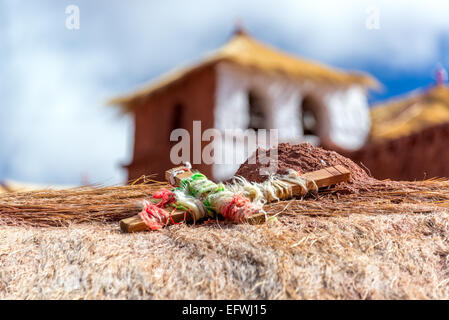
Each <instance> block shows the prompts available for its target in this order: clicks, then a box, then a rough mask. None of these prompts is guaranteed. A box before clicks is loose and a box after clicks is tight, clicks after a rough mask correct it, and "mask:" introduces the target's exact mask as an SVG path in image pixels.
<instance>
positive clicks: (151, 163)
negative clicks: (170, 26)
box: [111, 29, 378, 180]
mask: <svg viewBox="0 0 449 320" xmlns="http://www.w3.org/2000/svg"><path fill="white" fill-rule="evenodd" d="M377 85H378V83H377V81H376V80H375V79H374V78H372V77H371V76H369V75H367V74H361V73H349V72H343V71H341V70H337V69H335V68H331V67H329V66H325V65H322V64H318V63H315V62H312V61H307V60H304V59H301V58H298V57H294V56H292V55H289V54H286V53H283V52H280V51H278V50H276V49H275V48H272V47H270V46H268V45H265V44H263V43H261V42H259V41H257V40H255V39H254V38H252V37H251V36H249V35H248V34H247V33H245V32H244V31H242V30H241V29H238V30H237V31H236V32H235V34H234V35H233V36H232V38H231V39H230V40H229V42H228V43H226V44H225V45H224V46H223V47H221V48H219V49H218V50H216V51H215V52H213V53H211V54H209V55H207V56H206V57H205V58H204V59H203V60H202V61H199V62H198V63H196V64H193V65H191V66H189V67H186V68H180V69H176V70H175V71H173V72H171V73H169V74H167V75H164V76H162V77H161V78H160V79H158V80H156V81H155V82H153V83H151V84H150V85H148V86H146V87H144V88H142V89H140V90H138V91H136V92H134V93H132V94H129V95H126V96H122V97H118V98H115V99H113V100H112V101H111V103H112V104H115V105H120V106H121V108H122V109H123V110H124V111H125V112H128V113H130V114H132V116H133V118H134V122H135V132H134V150H133V159H132V162H131V163H130V164H128V165H127V166H126V168H127V170H128V177H129V179H131V180H132V179H136V178H138V177H140V176H142V175H144V174H150V173H156V174H158V175H159V176H158V177H159V178H161V177H162V176H163V172H164V171H165V170H167V169H168V168H170V167H172V166H173V164H172V162H171V161H170V149H171V147H172V146H173V145H174V144H175V143H176V142H170V134H171V132H172V131H173V130H174V129H177V128H184V129H186V130H187V131H188V132H190V134H191V136H192V133H193V132H192V131H193V128H192V123H193V121H194V120H200V121H201V129H202V131H203V132H204V130H206V129H209V128H216V129H219V130H220V131H222V132H223V133H224V134H223V137H225V130H230V129H232V130H236V131H235V132H239V131H238V130H247V129H254V130H255V131H257V130H259V129H279V131H278V133H279V137H278V138H279V141H280V142H293V143H299V142H302V141H309V142H312V143H313V144H315V145H326V146H330V147H332V148H341V149H344V150H357V149H359V148H361V147H362V146H363V145H364V144H365V142H366V140H367V138H368V136H369V132H370V113H369V107H368V102H367V96H366V93H367V90H368V89H369V88H374V87H376V86H377ZM240 132H241V131H240ZM226 134H229V132H228V133H226ZM231 134H232V135H233V136H232V139H225V138H223V140H222V141H219V144H218V142H217V141H214V144H215V145H220V146H222V153H230V152H235V153H237V154H238V153H243V152H244V150H243V149H244V148H245V146H244V144H245V141H244V140H243V139H242V136H241V134H239V133H231ZM229 141H231V142H230V143H229ZM208 143H209V142H202V145H201V147H202V148H204V146H205V145H206V144H208ZM250 148H252V150H249V152H250V153H251V152H252V151H253V150H255V149H256V145H253V146H250ZM192 153H193V150H192V151H191V154H192ZM244 160H245V159H243V160H242V162H243V161H244ZM238 166H239V164H238V163H235V164H228V165H224V164H218V161H214V163H213V164H210V165H208V164H205V163H202V164H200V165H195V168H197V169H199V170H200V171H201V172H203V173H205V174H207V175H208V176H211V177H213V178H215V179H217V180H221V179H226V178H229V177H230V176H232V175H233V174H234V173H235V171H236V170H237V169H238Z"/></svg>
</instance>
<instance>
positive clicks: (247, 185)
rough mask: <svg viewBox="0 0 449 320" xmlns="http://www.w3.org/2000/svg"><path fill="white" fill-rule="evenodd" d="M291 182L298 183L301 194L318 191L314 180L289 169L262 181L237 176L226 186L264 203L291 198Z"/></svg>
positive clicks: (253, 200)
mask: <svg viewBox="0 0 449 320" xmlns="http://www.w3.org/2000/svg"><path fill="white" fill-rule="evenodd" d="M291 184H294V185H298V186H300V188H301V189H302V194H306V193H307V192H309V191H318V186H317V185H316V183H315V181H313V180H308V179H304V178H301V177H300V175H299V174H298V172H296V171H294V170H290V171H289V172H288V174H286V175H272V176H270V177H268V179H267V180H266V181H264V182H260V183H258V182H248V181H247V180H246V179H245V178H243V177H240V176H237V177H234V178H233V179H232V183H230V184H227V185H226V187H227V188H228V189H229V190H230V191H232V192H234V193H241V194H243V195H244V196H245V197H247V198H249V199H250V200H251V201H252V202H256V203H259V204H262V205H263V204H265V203H267V202H273V201H279V200H283V199H288V198H291V197H292V196H293V195H292V189H291Z"/></svg>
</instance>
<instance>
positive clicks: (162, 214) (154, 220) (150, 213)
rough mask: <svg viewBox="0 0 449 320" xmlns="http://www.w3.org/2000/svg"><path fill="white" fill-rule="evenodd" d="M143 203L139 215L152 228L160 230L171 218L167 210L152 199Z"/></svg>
mask: <svg viewBox="0 0 449 320" xmlns="http://www.w3.org/2000/svg"><path fill="white" fill-rule="evenodd" d="M143 203H144V207H143V210H142V211H141V212H140V213H139V217H140V218H141V219H142V220H143V222H144V223H145V224H146V225H147V226H148V227H149V228H150V229H151V230H158V229H161V228H162V227H164V226H165V225H166V224H167V222H168V218H169V215H168V214H167V212H166V211H165V210H163V209H161V208H160V207H159V206H158V205H156V204H154V203H152V202H150V201H146V200H145V201H144V202H143Z"/></svg>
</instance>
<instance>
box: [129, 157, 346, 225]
mask: <svg viewBox="0 0 449 320" xmlns="http://www.w3.org/2000/svg"><path fill="white" fill-rule="evenodd" d="M179 169H180V168H173V169H170V170H168V171H166V172H165V178H166V179H167V180H168V181H170V177H171V176H172V172H175V171H177V170H179ZM192 174H193V172H191V171H190V170H187V171H184V172H182V173H179V174H177V175H175V176H174V177H173V178H174V181H175V185H176V186H179V184H180V183H181V181H182V180H183V179H185V178H188V177H190V176H191V175H192ZM350 175H351V173H350V171H349V170H348V169H346V168H345V167H344V166H341V165H338V166H334V167H329V168H325V169H321V170H317V171H313V172H308V173H305V174H303V175H301V176H300V177H301V178H303V179H305V180H306V181H309V182H311V181H313V182H314V183H315V184H316V185H317V187H318V188H323V187H329V186H332V185H334V184H337V183H340V182H344V181H348V180H349V178H350ZM313 182H312V184H313ZM285 183H287V184H290V188H291V194H292V195H293V196H300V195H304V194H305V190H304V189H303V188H301V186H299V185H297V184H294V183H290V182H288V181H285ZM282 200H285V199H282ZM167 213H168V212H167ZM171 218H172V219H170V220H169V222H168V223H167V225H172V224H173V222H175V223H178V222H181V221H184V219H185V220H186V221H192V220H193V217H192V216H191V215H190V213H188V212H187V213H186V212H185V211H181V210H176V211H175V212H174V213H173V214H172V215H171ZM265 219H266V215H265V214H264V213H256V214H253V215H251V216H250V217H248V219H247V221H246V222H247V223H249V224H261V223H264V222H265ZM171 220H173V222H172V221H171ZM120 228H121V229H122V231H124V232H138V231H144V230H146V229H148V227H147V225H146V224H145V223H144V222H143V220H142V219H141V218H140V217H139V215H135V216H133V217H130V218H126V219H123V220H121V221H120Z"/></svg>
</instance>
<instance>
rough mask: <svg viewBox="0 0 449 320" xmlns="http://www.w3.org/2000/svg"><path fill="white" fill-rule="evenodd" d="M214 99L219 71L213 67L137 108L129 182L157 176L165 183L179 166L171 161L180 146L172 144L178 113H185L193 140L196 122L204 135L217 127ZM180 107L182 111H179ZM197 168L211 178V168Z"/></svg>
mask: <svg viewBox="0 0 449 320" xmlns="http://www.w3.org/2000/svg"><path fill="white" fill-rule="evenodd" d="M214 95H215V71H214V68H213V67H206V68H203V69H200V70H197V71H196V72H195V73H193V74H191V75H190V76H188V77H187V78H185V79H183V80H181V81H178V82H175V83H174V84H172V85H171V86H169V87H168V88H165V89H164V90H163V91H160V92H157V93H154V94H153V95H152V96H151V97H149V98H148V99H146V100H145V101H141V102H140V105H136V106H135V109H134V110H135V111H134V120H135V129H134V130H135V132H134V151H133V160H132V162H131V163H130V164H129V165H128V166H127V169H128V179H129V180H135V179H137V178H139V177H141V176H142V175H149V174H155V176H154V179H157V180H163V179H164V172H165V171H166V170H167V169H170V168H172V167H173V166H175V165H174V164H172V162H171V161H170V150H171V147H172V146H173V145H174V144H176V142H170V133H171V131H172V130H173V129H174V127H173V123H174V117H175V112H177V111H180V112H181V113H182V115H181V116H180V117H179V118H180V120H181V122H180V127H181V128H184V129H186V130H188V131H189V132H190V136H191V137H192V131H193V121H194V120H200V121H201V122H202V123H201V126H202V130H203V131H204V130H205V129H207V128H212V127H213V124H214V118H213V112H212V111H213V108H214ZM178 104H179V105H180V106H181V108H179V109H176V108H175V106H176V105H178ZM206 144H207V143H203V146H204V145H206ZM191 145H192V143H191ZM191 149H192V148H191ZM192 152H193V150H191V151H190V154H191V155H192ZM193 166H194V167H195V169H198V170H200V171H201V172H203V173H204V174H206V175H210V174H211V168H210V166H207V165H204V164H203V165H201V164H200V165H197V164H193Z"/></svg>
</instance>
